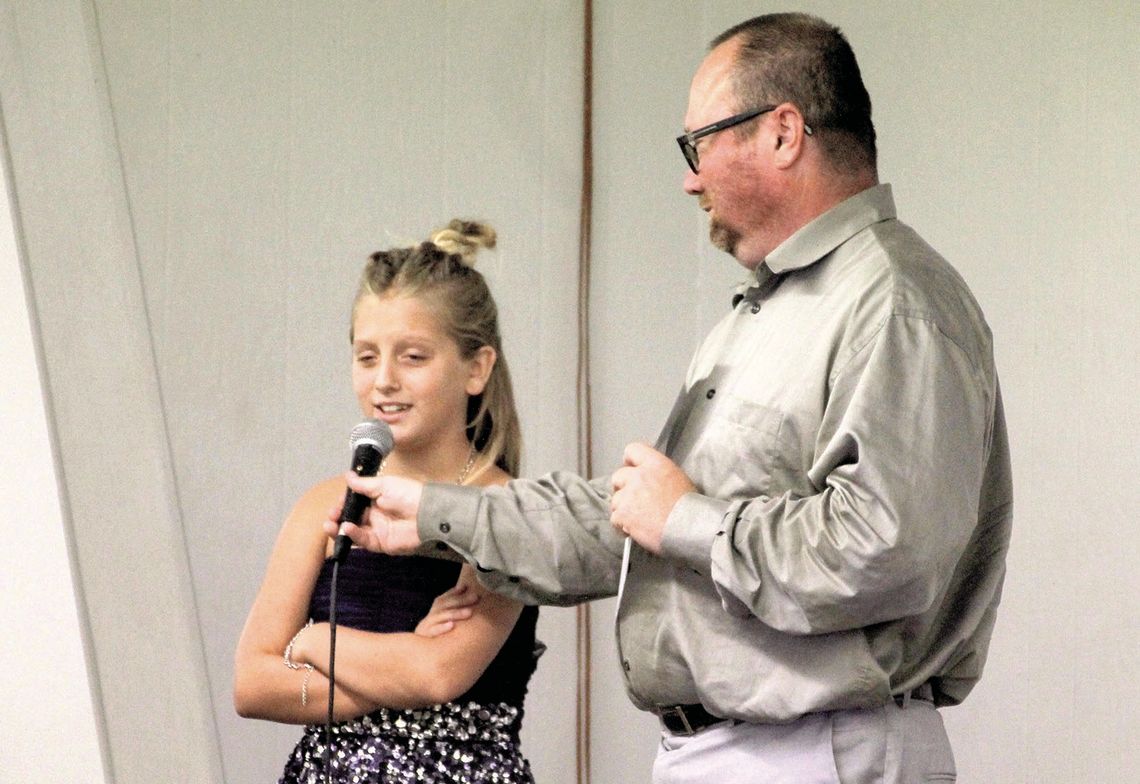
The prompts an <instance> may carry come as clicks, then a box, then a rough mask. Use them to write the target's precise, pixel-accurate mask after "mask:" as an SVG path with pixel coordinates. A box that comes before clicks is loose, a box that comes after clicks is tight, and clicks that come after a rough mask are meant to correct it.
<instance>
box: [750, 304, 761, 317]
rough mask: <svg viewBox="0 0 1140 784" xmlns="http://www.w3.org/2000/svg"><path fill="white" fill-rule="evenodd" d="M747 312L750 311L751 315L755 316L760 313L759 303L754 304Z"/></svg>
mask: <svg viewBox="0 0 1140 784" xmlns="http://www.w3.org/2000/svg"><path fill="white" fill-rule="evenodd" d="M749 310H751V311H752V314H753V315H755V314H757V313H759V312H760V303H759V302H757V303H756V304H754V305H753V306H752V307H751V308H749Z"/></svg>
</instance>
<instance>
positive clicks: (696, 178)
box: [682, 166, 704, 196]
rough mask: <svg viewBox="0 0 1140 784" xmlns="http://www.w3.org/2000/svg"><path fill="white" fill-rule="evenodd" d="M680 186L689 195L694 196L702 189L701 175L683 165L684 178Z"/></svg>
mask: <svg viewBox="0 0 1140 784" xmlns="http://www.w3.org/2000/svg"><path fill="white" fill-rule="evenodd" d="M682 187H683V188H684V189H685V193H687V194H689V195H690V196H696V195H698V194H700V193H701V192H702V191H703V190H704V188H703V187H702V186H701V176H700V175H699V174H696V173H695V172H694V171H693V170H692V169H690V168H689V167H688V166H686V167H685V179H684V182H683V183H682Z"/></svg>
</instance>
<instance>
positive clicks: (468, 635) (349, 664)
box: [293, 565, 522, 708]
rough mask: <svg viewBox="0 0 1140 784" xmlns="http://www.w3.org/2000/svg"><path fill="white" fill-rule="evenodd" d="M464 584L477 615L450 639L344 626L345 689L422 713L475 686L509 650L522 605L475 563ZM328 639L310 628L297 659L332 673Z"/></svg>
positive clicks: (340, 632) (340, 650) (322, 629)
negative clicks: (484, 579) (478, 573)
mask: <svg viewBox="0 0 1140 784" xmlns="http://www.w3.org/2000/svg"><path fill="white" fill-rule="evenodd" d="M459 585H460V586H463V587H465V593H466V592H473V594H474V595H475V596H477V597H478V601H477V602H476V603H475V604H474V605H472V606H471V607H470V617H469V618H467V619H466V620H464V621H463V622H462V623H459V624H456V625H455V627H454V628H453V629H451V631H449V632H447V633H446V634H441V635H439V636H436V637H431V638H429V637H424V636H420V635H418V634H412V633H390V634H381V633H376V632H364V631H360V630H358V629H348V628H344V627H338V628H337V641H336V678H337V687H338V690H339V688H340V687H341V685H342V684H343V686H344V688H345V689H346V690H347V691H349V692H350V693H352V694H355V695H358V696H359V697H360V698H362V699H364V700H370V701H373V702H375V703H376V704H379V705H385V706H387V707H390V708H418V707H423V706H426V705H434V704H437V703H442V702H449V701H451V700H453V699H455V698H456V697H459V696H460V695H461V694H463V693H464V692H466V691H467V690H468V689H470V688H471V686H472V685H474V683H475V681H476V680H478V679H479V676H480V675H482V674H483V671H484V670H486V669H487V666H488V665H489V664H490V663H491V660H492V659H494V658H495V655H496V654H497V653H498V652H499V649H500V648H501V647H502V646H503V643H504V642H505V641H506V639H507V636H508V635H509V634H510V633H511V630H512V629H513V628H514V626H515V622H516V621H518V618H519V614H520V613H521V612H522V605H521V604H519V603H518V602H515V601H513V600H510V599H507V598H505V597H502V596H499V595H497V594H493V593H490V592H488V591H487V590H486V589H485V588H483V587H482V586H481V585H479V583H478V581H477V580H476V579H475V573H474V569H473V568H472V567H471V566H470V565H465V566H464V567H463V569H462V571H461V572H460V576H459ZM328 636H329V635H328V625H327V624H323V623H322V624H315V625H314V626H312V627H310V628H308V629H306V630H305V631H304V632H302V633H301V635H300V636H299V637H298V638H297V641H296V643H295V644H294V647H293V660H294V661H296V662H298V663H303V662H308V663H310V664H312V665H313V666H314V667H316V669H317V670H318V671H319V672H320V673H322V674H327V673H328V663H329V656H328V654H329V639H328ZM315 675H316V673H314V677H315ZM326 682H327V681H326ZM337 696H338V698H339V694H338V695H337Z"/></svg>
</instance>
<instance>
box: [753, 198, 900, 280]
mask: <svg viewBox="0 0 1140 784" xmlns="http://www.w3.org/2000/svg"><path fill="white" fill-rule="evenodd" d="M894 217H895V200H894V197H893V196H892V194H891V186H890V185H889V184H888V183H883V184H882V185H873V186H871V187H870V188H867V189H866V190H864V191H860V192H859V193H857V194H855V195H854V196H851V197H849V198H847V199H845V200H843V201H841V202H840V203H839V204H837V205H835V206H834V207H832V208H831V209H830V210H828V211H827V212H825V213H823V214H822V215H820V216H818V217H817V218H815V219H814V220H812V221H811V222H810V223H808V224H806V225H805V226H802V227H801V228H800V229H799V230H798V231H797V232H796V233H795V234H793V235H792V236H790V237H788V238H787V239H786V240H784V241H783V242H781V243H780V244H779V245H778V246H777V247H776V249H775V250H773V251H772V252H771V253H769V254H768V256H767V258H765V259H764V265H760V266H767V268H768V269H770V270H771V271H772V272H773V273H775V274H777V275H779V274H781V273H784V272H788V271H789V270H796V269H802V268H804V267H808V266H810V265H812V264H814V263H815V262H817V261H819V260H820V259H822V258H823V257H824V256H826V255H827V254H828V253H831V251H833V250H835V249H836V248H838V247H839V246H840V245H842V244H843V243H844V242H846V241H847V240H849V239H851V238H852V237H854V236H855V235H856V234H858V233H859V232H861V231H862V230H863V229H865V228H867V227H868V226H871V225H873V224H875V223H880V222H882V221H885V220H890V219H892V218H894ZM757 269H759V266H758V267H757ZM754 274H755V273H754ZM756 282H757V281H755V280H753V281H750V283H751V284H752V285H755V284H756Z"/></svg>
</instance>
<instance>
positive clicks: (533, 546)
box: [417, 472, 624, 605]
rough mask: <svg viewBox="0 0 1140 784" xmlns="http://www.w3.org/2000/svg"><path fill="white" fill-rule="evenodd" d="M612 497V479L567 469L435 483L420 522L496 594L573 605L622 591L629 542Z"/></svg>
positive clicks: (428, 536) (428, 538) (427, 538)
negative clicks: (499, 483) (486, 482)
mask: <svg viewBox="0 0 1140 784" xmlns="http://www.w3.org/2000/svg"><path fill="white" fill-rule="evenodd" d="M609 498H610V491H609V480H608V479H595V480H593V481H587V480H585V479H583V478H581V477H578V476H574V475H573V474H569V473H562V472H556V473H553V474H548V475H547V476H545V477H542V478H541V479H537V480H524V479H516V480H513V481H511V482H508V483H507V484H506V485H505V486H503V487H491V488H484V489H480V488H473V487H459V486H456V485H445V484H429V485H427V486H426V487H425V488H424V493H423V497H422V499H421V501H420V511H419V515H418V518H417V525H418V529H419V534H420V539H421V540H422V541H423V542H424V543H431V542H436V543H442V544H445V545H447V546H448V547H451V548H452V549H454V550H455V551H456V552H458V553H459V554H460V555H462V556H463V557H464V558H466V559H467V560H469V561H471V562H472V563H473V564H474V565H475V568H476V572H477V574H478V576H479V580H480V582H482V583H483V584H484V585H486V586H487V587H488V588H489V589H491V590H492V591H495V592H496V593H500V594H503V595H504V596H509V597H511V598H513V599H516V600H518V601H522V602H525V603H528V604H552V605H571V604H578V603H580V602H585V601H589V600H592V599H599V598H603V597H606V596H613V595H614V594H616V593H617V587H618V580H619V578H620V574H621V559H622V548H623V545H624V538H623V537H621V536H620V535H619V534H618V533H617V532H616V531H614V529H613V526H612V525H610V509H609Z"/></svg>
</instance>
